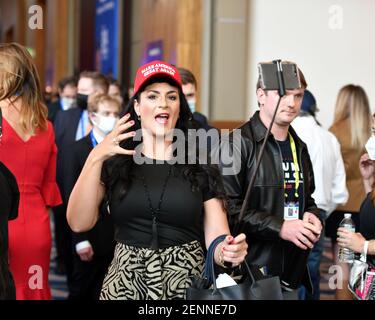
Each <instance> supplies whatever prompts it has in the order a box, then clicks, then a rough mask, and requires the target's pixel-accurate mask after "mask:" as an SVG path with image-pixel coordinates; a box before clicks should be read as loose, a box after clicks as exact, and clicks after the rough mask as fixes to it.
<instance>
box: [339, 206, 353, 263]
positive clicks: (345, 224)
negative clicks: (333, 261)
mask: <svg viewBox="0 0 375 320" xmlns="http://www.w3.org/2000/svg"><path fill="white" fill-rule="evenodd" d="M340 227H341V228H345V229H346V230H348V231H350V232H355V225H354V222H353V220H352V215H351V213H345V214H344V219H343V220H342V221H341V222H340ZM339 261H340V262H346V263H353V261H354V252H353V251H352V250H350V249H348V248H342V247H340V249H339Z"/></svg>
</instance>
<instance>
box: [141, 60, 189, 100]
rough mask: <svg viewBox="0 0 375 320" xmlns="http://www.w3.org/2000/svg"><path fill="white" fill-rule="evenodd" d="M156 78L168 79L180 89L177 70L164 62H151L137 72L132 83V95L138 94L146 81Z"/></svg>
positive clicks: (179, 78)
mask: <svg viewBox="0 0 375 320" xmlns="http://www.w3.org/2000/svg"><path fill="white" fill-rule="evenodd" d="M158 76H159V77H160V76H163V77H167V78H170V79H171V80H173V81H174V82H176V84H177V85H178V87H179V88H182V81H181V77H180V74H179V73H178V70H177V68H175V67H174V66H172V65H170V64H169V63H167V62H164V61H152V62H149V63H147V64H144V65H143V66H141V67H140V68H139V69H138V70H137V74H136V76H135V81H134V94H136V93H137V92H138V90H139V89H140V88H141V87H142V85H143V84H144V83H145V82H146V81H148V80H149V79H152V78H154V77H158Z"/></svg>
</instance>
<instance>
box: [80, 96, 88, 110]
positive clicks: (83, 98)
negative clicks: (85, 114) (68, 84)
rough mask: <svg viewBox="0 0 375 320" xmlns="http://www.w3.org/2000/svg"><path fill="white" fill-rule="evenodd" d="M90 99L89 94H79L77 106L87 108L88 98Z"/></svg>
mask: <svg viewBox="0 0 375 320" xmlns="http://www.w3.org/2000/svg"><path fill="white" fill-rule="evenodd" d="M88 99H89V96H88V95H87V94H80V93H78V94H77V106H78V107H79V108H81V109H82V110H86V109H87V100H88Z"/></svg>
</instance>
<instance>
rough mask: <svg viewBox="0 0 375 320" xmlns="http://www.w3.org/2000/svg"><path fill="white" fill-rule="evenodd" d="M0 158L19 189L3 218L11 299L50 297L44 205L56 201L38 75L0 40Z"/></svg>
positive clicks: (21, 53) (52, 151) (22, 52)
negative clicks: (11, 216)
mask: <svg viewBox="0 0 375 320" xmlns="http://www.w3.org/2000/svg"><path fill="white" fill-rule="evenodd" d="M0 107H1V110H2V113H3V121H2V127H3V130H2V131H3V135H2V137H1V141H0V161H1V162H3V163H4V164H5V165H6V166H7V167H8V168H9V170H10V171H11V172H12V173H13V174H14V175H15V177H16V180H17V184H18V187H19V190H20V204H19V212H18V218H17V219H16V220H14V221H10V222H9V264H10V269H11V272H12V274H13V277H14V281H15V286H16V297H17V300H40V299H51V291H50V288H49V285H48V273H49V264H50V253H51V229H50V220H49V214H48V210H47V207H50V206H56V205H59V204H60V203H61V197H60V194H59V191H58V188H57V185H56V182H55V175H56V151H57V150H56V146H55V139H54V133H53V128H52V125H51V123H49V122H47V108H46V106H45V105H44V104H43V102H42V94H41V90H40V82H39V77H38V74H37V71H36V68H35V65H34V63H33V62H32V58H31V56H30V55H29V53H28V52H27V50H26V49H25V48H24V47H22V46H20V45H18V44H14V43H12V44H0Z"/></svg>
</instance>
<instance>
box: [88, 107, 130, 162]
mask: <svg viewBox="0 0 375 320" xmlns="http://www.w3.org/2000/svg"><path fill="white" fill-rule="evenodd" d="M129 118H130V114H129V113H128V114H126V115H125V116H124V117H122V118H121V119H120V120H119V121H118V122H117V124H116V126H115V128H114V129H113V130H112V132H111V133H109V134H108V135H107V136H106V137H105V138H104V140H103V141H102V142H101V143H99V144H98V145H97V146H96V147H95V148H94V149H93V151H92V153H93V157H95V158H97V159H99V160H101V161H105V160H107V159H109V158H111V157H112V156H114V155H116V154H123V155H130V156H132V155H134V154H135V151H134V150H126V149H124V148H122V147H120V143H121V142H122V141H124V140H126V139H129V138H133V137H134V136H135V134H136V133H135V131H130V132H126V133H124V132H125V131H127V130H128V129H129V128H131V127H132V126H134V124H135V122H134V120H130V121H129Z"/></svg>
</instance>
